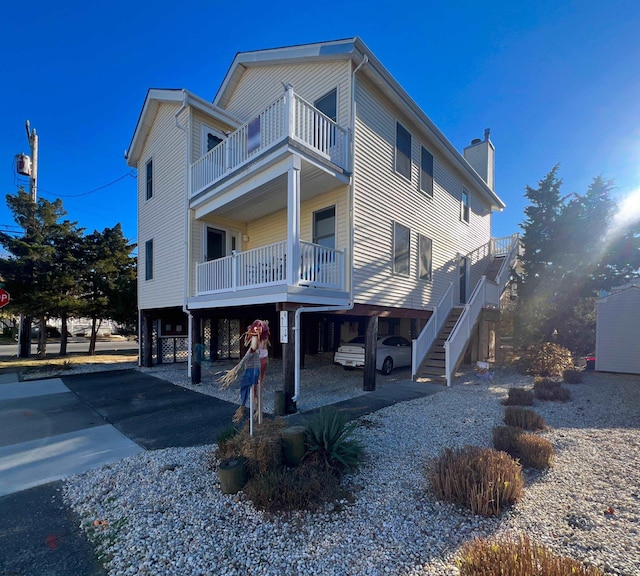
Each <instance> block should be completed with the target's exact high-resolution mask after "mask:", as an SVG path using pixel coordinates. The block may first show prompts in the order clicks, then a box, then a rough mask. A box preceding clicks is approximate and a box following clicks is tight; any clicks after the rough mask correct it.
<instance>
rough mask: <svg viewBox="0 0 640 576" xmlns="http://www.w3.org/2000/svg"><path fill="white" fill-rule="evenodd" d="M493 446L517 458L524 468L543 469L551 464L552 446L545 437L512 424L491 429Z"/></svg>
mask: <svg viewBox="0 0 640 576" xmlns="http://www.w3.org/2000/svg"><path fill="white" fill-rule="evenodd" d="M493 446H494V448H495V449H496V450H502V451H503V452H506V453H507V454H509V456H512V457H513V458H516V459H517V460H519V462H520V464H522V466H524V467H525V468H537V469H539V470H543V469H545V468H549V466H551V460H552V458H553V454H554V451H553V446H552V444H551V442H549V441H548V440H547V439H546V438H542V437H540V436H537V435H536V434H529V433H525V432H523V431H522V430H521V429H520V428H514V427H513V426H496V427H495V428H494V429H493Z"/></svg>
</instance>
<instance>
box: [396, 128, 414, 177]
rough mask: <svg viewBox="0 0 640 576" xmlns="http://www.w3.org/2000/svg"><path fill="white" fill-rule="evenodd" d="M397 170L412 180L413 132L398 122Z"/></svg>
mask: <svg viewBox="0 0 640 576" xmlns="http://www.w3.org/2000/svg"><path fill="white" fill-rule="evenodd" d="M396 172H398V174H402V175H403V176H404V177H405V178H408V179H409V180H411V134H410V133H409V131H408V130H407V129H406V128H405V127H404V126H403V125H402V124H400V122H396Z"/></svg>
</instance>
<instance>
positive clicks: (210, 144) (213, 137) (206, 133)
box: [201, 124, 222, 156]
mask: <svg viewBox="0 0 640 576" xmlns="http://www.w3.org/2000/svg"><path fill="white" fill-rule="evenodd" d="M220 142H222V134H221V133H220V132H217V131H216V130H214V129H213V128H209V126H205V125H204V124H203V125H202V152H201V154H202V155H203V156H204V155H205V154H206V153H207V152H209V150H213V148H215V147H216V146H217V145H218V144H220Z"/></svg>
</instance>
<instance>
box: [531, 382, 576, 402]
mask: <svg viewBox="0 0 640 576" xmlns="http://www.w3.org/2000/svg"><path fill="white" fill-rule="evenodd" d="M533 393H534V395H535V397H536V398H537V399H538V400H559V401H560V402H566V401H567V400H569V398H571V392H570V391H569V390H568V389H567V388H562V383H561V382H557V381H556V380H551V379H550V378H536V381H535V382H534V383H533Z"/></svg>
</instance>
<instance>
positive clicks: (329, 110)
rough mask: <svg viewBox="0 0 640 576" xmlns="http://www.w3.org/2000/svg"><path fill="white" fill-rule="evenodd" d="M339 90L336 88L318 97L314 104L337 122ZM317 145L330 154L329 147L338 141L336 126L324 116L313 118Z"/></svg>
mask: <svg viewBox="0 0 640 576" xmlns="http://www.w3.org/2000/svg"><path fill="white" fill-rule="evenodd" d="M337 96H338V90H337V89H336V88H334V89H333V90H331V92H329V93H327V94H325V95H324V96H322V97H320V98H318V99H317V100H316V101H315V102H314V103H313V105H314V106H315V107H316V108H317V109H318V110H320V112H322V113H323V114H324V115H325V116H327V118H330V119H331V120H333V121H334V122H336V120H337V118H338V99H337ZM313 122H314V128H315V130H314V131H315V134H316V146H317V147H318V148H319V149H320V150H322V151H323V152H324V153H325V154H329V148H330V147H331V146H333V145H334V144H335V143H336V127H335V125H334V124H332V123H331V122H328V121H327V120H326V119H324V118H319V117H315V116H314V119H313Z"/></svg>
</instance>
